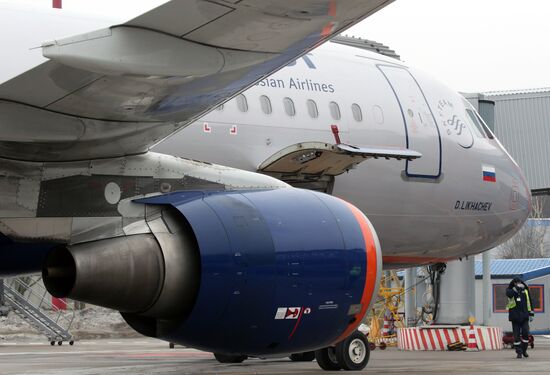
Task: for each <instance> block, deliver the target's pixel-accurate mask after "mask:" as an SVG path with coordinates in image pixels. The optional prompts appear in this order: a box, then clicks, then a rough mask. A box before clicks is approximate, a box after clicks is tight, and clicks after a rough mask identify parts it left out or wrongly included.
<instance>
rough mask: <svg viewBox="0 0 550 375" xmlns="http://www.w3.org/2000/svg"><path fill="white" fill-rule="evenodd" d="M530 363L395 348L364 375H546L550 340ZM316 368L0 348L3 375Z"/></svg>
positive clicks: (125, 349) (94, 344)
mask: <svg viewBox="0 0 550 375" xmlns="http://www.w3.org/2000/svg"><path fill="white" fill-rule="evenodd" d="M529 354H530V358H524V359H516V358H515V353H514V351H513V350H510V349H505V350H501V351H485V352H405V351H399V350H397V349H395V348H388V349H386V350H380V349H376V350H374V351H372V352H371V359H370V362H369V365H368V366H367V368H366V369H365V370H363V372H362V373H366V374H384V375H391V374H407V375H417V374H418V375H420V374H422V375H426V374H446V375H450V374H472V375H473V374H476V375H480V374H491V375H494V374H514V375H517V374H522V375H527V374H537V375H539V374H548V373H549V372H550V338H545V337H536V338H535V348H534V349H531V350H530V351H529ZM324 373H325V372H324V371H322V370H321V369H320V368H319V367H318V366H317V364H316V363H315V362H307V363H304V362H302V363H298V362H291V361H290V360H288V359H285V358H282V359H267V360H262V359H249V360H247V361H245V362H244V363H243V364H231V365H227V364H220V363H218V362H217V361H216V360H215V359H214V357H213V355H212V354H211V353H206V352H201V351H198V350H194V349H187V348H183V347H178V346H176V347H175V349H169V347H168V343H165V342H162V341H158V340H153V339H146V338H140V339H124V340H95V341H80V342H76V343H75V345H74V346H69V345H67V344H64V345H63V346H57V345H56V346H50V344H49V343H47V342H10V341H8V342H5V341H2V342H0V374H2V375H15V374H17V375H19V374H25V375H34V374H36V375H38V374H39V375H54V374H55V375H89V374H94V375H95V374H101V375H111V374H125V375H126V374H135V375H141V374H147V375H150V374H155V375H157V374H170V375H176V374H177V375H184V374H324Z"/></svg>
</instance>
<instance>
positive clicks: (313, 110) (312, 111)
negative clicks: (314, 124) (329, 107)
mask: <svg viewBox="0 0 550 375" xmlns="http://www.w3.org/2000/svg"><path fill="white" fill-rule="evenodd" d="M307 111H308V112H309V116H310V117H311V118H317V117H319V110H318V109H317V103H315V101H313V100H311V99H309V100H308V101H307Z"/></svg>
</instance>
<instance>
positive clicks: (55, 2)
mask: <svg viewBox="0 0 550 375" xmlns="http://www.w3.org/2000/svg"><path fill="white" fill-rule="evenodd" d="M52 7H53V8H56V9H61V8H63V2H62V0H52Z"/></svg>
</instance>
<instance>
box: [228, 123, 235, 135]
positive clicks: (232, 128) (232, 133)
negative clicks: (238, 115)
mask: <svg viewBox="0 0 550 375" xmlns="http://www.w3.org/2000/svg"><path fill="white" fill-rule="evenodd" d="M229 134H231V135H237V125H233V126H232V127H231V128H230V129H229Z"/></svg>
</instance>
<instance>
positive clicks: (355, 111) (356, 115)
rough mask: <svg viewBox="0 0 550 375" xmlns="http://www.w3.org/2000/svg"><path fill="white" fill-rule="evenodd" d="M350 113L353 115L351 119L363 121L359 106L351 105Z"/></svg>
mask: <svg viewBox="0 0 550 375" xmlns="http://www.w3.org/2000/svg"><path fill="white" fill-rule="evenodd" d="M351 112H352V113H353V118H354V119H355V121H357V122H361V121H363V112H362V111H361V107H359V104H357V103H353V104H352V105H351Z"/></svg>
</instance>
